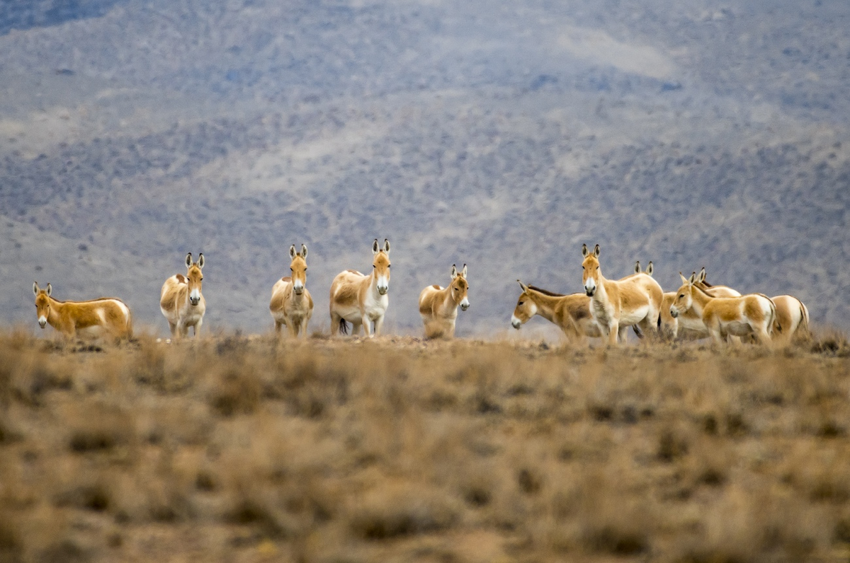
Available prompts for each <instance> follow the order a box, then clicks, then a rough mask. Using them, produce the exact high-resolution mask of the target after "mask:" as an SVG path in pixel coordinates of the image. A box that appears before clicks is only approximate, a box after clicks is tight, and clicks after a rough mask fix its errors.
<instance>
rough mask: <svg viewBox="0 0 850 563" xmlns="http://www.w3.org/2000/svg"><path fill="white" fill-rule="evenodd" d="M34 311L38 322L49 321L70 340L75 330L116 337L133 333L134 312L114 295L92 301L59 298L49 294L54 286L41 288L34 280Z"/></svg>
mask: <svg viewBox="0 0 850 563" xmlns="http://www.w3.org/2000/svg"><path fill="white" fill-rule="evenodd" d="M32 292H33V294H34V295H35V310H36V315H37V316H38V325H39V326H40V327H41V328H44V327H45V326H47V325H48V324H50V326H52V327H53V328H55V329H56V330H58V331H59V332H61V333H62V334H63V335H64V336H65V338H67V339H69V340H70V339H72V338H74V337H75V336H76V335H77V333H78V332H80V333H88V334H91V335H95V336H101V335H103V334H104V333H106V334H110V335H112V336H113V337H115V339H116V340H119V339H122V338H127V339H130V338H132V336H133V315H132V313H130V308H129V307H127V304H126V303H124V302H123V301H121V300H120V299H117V298H115V297H101V298H99V299H92V300H91V301H58V300H56V299H54V298H53V297H52V295H53V287H52V286H51V285H50V284H47V288H45V289H40V288H39V287H38V282H33V284H32Z"/></svg>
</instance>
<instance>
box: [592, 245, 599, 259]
mask: <svg viewBox="0 0 850 563" xmlns="http://www.w3.org/2000/svg"><path fill="white" fill-rule="evenodd" d="M593 255H594V256H597V257H598V256H599V245H598V244H597V245H596V248H594V249H593Z"/></svg>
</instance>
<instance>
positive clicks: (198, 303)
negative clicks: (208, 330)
mask: <svg viewBox="0 0 850 563" xmlns="http://www.w3.org/2000/svg"><path fill="white" fill-rule="evenodd" d="M186 268H187V272H186V275H185V276H184V275H183V274H174V275H173V276H171V277H170V278H168V279H167V280H165V283H164V284H162V291H161V292H160V298H159V309H160V311H162V314H163V315H165V318H166V320H167V321H168V327H169V328H170V329H171V337H172V338H175V339H176V338H182V337H184V336H187V335H188V334H189V327H190V326H191V327H194V329H193V332H194V334H195V337H196V338H197V336H198V335H199V334H200V333H201V326H202V325H203V324H204V313H205V312H206V310H207V304H206V301H205V300H204V296H203V295H202V294H201V286H202V285H203V284H202V282H203V281H204V275H203V273H202V271H201V270H203V268H204V255H203V253H201V254H199V255H198V261H197V262H194V263H193V262H192V253H191V252H190V253H189V254H187V255H186Z"/></svg>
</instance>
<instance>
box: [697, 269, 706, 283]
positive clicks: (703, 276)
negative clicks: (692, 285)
mask: <svg viewBox="0 0 850 563" xmlns="http://www.w3.org/2000/svg"><path fill="white" fill-rule="evenodd" d="M697 281H698V282H699V283H703V282H704V281H705V266H703V267H702V270H700V271H699V277H697Z"/></svg>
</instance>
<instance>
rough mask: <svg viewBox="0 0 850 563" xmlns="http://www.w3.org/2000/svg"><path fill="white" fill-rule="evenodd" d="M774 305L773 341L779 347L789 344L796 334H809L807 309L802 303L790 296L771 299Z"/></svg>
mask: <svg viewBox="0 0 850 563" xmlns="http://www.w3.org/2000/svg"><path fill="white" fill-rule="evenodd" d="M771 299H773V303H774V304H775V305H776V319H775V320H774V322H773V340H774V342H777V343H778V344H779V345H780V346H782V345H786V344H790V343H791V341H792V339H793V338H794V336H795V335H796V334H797V333H798V331H799V333H800V334H801V335H806V334H808V333H809V309H808V308H807V307H806V306H805V305H804V304H803V302H802V301H800V300H799V299H797V298H796V297H794V296H791V295H778V296H776V297H771Z"/></svg>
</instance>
